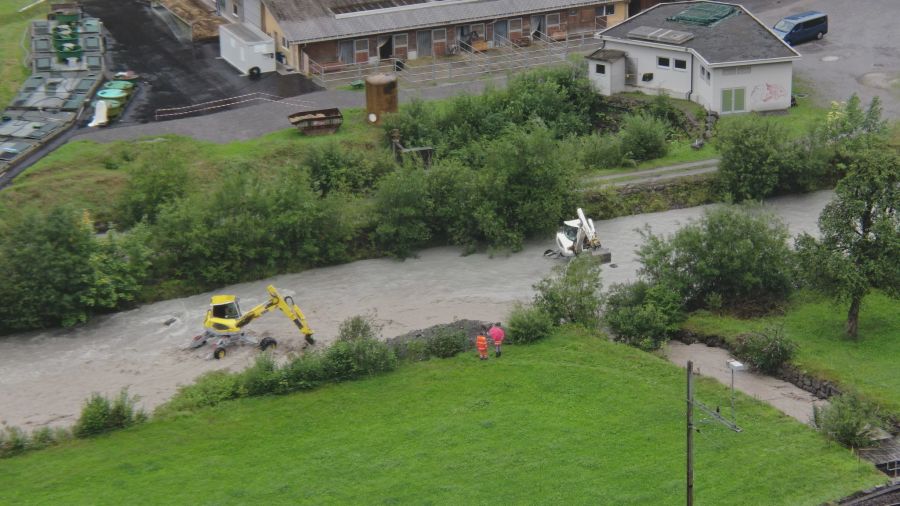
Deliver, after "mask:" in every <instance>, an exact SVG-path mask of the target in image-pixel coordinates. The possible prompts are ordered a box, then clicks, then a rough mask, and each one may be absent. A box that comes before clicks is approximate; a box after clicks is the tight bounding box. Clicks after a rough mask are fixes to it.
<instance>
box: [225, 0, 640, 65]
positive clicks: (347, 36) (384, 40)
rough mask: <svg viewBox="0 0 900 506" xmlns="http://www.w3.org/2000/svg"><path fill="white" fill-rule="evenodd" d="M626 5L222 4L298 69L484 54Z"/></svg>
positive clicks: (575, 1) (440, 1) (447, 0)
mask: <svg viewBox="0 0 900 506" xmlns="http://www.w3.org/2000/svg"><path fill="white" fill-rule="evenodd" d="M628 8H629V1H628V0H606V1H602V0H225V6H224V9H222V10H223V15H225V17H227V18H231V19H233V20H234V21H237V22H244V23H249V24H252V25H255V26H258V28H260V29H261V30H262V31H263V32H265V33H266V34H268V35H269V36H270V37H272V39H273V40H274V42H275V50H276V53H277V56H278V59H279V61H281V62H282V63H284V64H285V65H288V66H290V67H292V68H295V69H299V70H300V71H301V72H304V73H309V72H310V69H311V68H314V67H315V68H325V69H328V68H340V67H342V66H343V65H346V64H354V63H374V62H377V61H380V60H384V59H390V58H397V59H402V60H407V59H416V58H430V57H432V56H444V55H447V54H451V53H453V52H455V51H456V50H457V49H458V47H459V45H460V44H463V48H465V49H476V50H489V49H491V48H493V47H497V46H502V45H506V44H509V43H515V42H527V41H528V40H530V39H533V38H551V39H556V40H561V39H565V38H566V37H567V36H571V35H572V34H577V33H593V32H596V31H598V30H602V29H604V28H607V27H609V26H613V25H615V24H617V23H619V22H621V21H623V20H624V19H625V18H627V17H628Z"/></svg>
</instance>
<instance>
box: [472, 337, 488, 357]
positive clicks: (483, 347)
mask: <svg viewBox="0 0 900 506" xmlns="http://www.w3.org/2000/svg"><path fill="white" fill-rule="evenodd" d="M475 347H476V348H478V354H479V355H481V356H482V357H486V356H487V349H488V343H487V338H486V337H484V336H478V337H476V338H475Z"/></svg>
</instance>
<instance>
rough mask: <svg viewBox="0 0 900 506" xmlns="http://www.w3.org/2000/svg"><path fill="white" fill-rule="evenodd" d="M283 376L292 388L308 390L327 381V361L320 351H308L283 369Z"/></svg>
mask: <svg viewBox="0 0 900 506" xmlns="http://www.w3.org/2000/svg"><path fill="white" fill-rule="evenodd" d="M282 377H283V378H284V381H286V382H287V384H288V388H289V389H290V390H308V389H311V388H315V387H316V386H318V385H319V384H321V383H322V382H323V381H325V379H326V376H325V363H324V361H323V359H322V353H320V352H306V353H304V354H303V355H300V356H299V357H297V358H295V359H293V360H291V361H290V362H289V363H288V364H287V365H285V366H284V368H283V369H282Z"/></svg>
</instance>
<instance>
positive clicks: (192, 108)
mask: <svg viewBox="0 0 900 506" xmlns="http://www.w3.org/2000/svg"><path fill="white" fill-rule="evenodd" d="M255 101H260V102H278V103H281V104H288V105H293V106H296V107H304V108H312V107H315V106H316V104H315V103H314V102H310V101H309V100H297V99H293V100H285V98H284V97H279V96H278V95H271V94H269V93H261V92H256V93H247V94H245V95H238V96H236V97H229V98H223V99H221V100H210V101H209V102H201V103H199V104H192V105H186V106H183V107H166V108H163V109H157V110H156V113H155V114H154V115H153V118H154V119H155V120H156V121H160V120H165V119H172V118H180V117H182V116H189V115H191V114H207V113H210V112H218V111H219V109H224V108H226V107H233V106H235V105H240V104H245V103H248V102H255Z"/></svg>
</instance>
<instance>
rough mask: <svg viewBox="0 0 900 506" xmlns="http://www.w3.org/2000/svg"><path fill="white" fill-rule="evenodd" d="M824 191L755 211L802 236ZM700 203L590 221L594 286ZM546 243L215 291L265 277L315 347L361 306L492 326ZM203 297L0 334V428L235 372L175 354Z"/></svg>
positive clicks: (372, 263)
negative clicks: (606, 257) (602, 253)
mask: <svg viewBox="0 0 900 506" xmlns="http://www.w3.org/2000/svg"><path fill="white" fill-rule="evenodd" d="M831 196H832V193H831V192H817V193H812V194H807V195H801V196H791V197H784V198H778V199H773V200H770V201H768V202H767V204H766V207H768V208H770V209H771V211H773V212H774V213H776V214H777V215H779V216H780V217H781V218H782V220H784V222H785V223H786V224H787V225H788V227H789V229H790V232H791V234H798V233H800V232H804V231H805V232H811V233H814V232H816V231H817V225H816V221H817V219H818V216H819V212H820V211H821V210H822V208H823V207H824V205H825V204H826V203H827V202H828V200H829V199H830V198H831ZM703 209H704V208H703V207H694V208H689V209H679V210H673V211H666V212H661V213H652V214H643V215H637V216H628V217H622V218H616V219H612V220H607V221H602V222H598V223H597V224H596V225H597V229H598V232H599V234H600V237H601V240H602V241H603V243H604V246H605V247H608V248H610V249H611V250H612V254H613V264H614V265H616V267H612V266H611V265H606V266H604V268H603V269H604V272H603V275H604V278H603V283H604V285H606V286H608V285H609V284H611V283H618V282H625V281H630V280H633V279H635V278H636V276H637V272H636V271H637V269H638V267H639V264H638V262H637V260H636V257H635V254H634V250H635V249H636V248H637V246H638V245H639V244H640V242H641V238H640V234H639V233H638V232H637V229H639V228H642V227H644V226H645V225H649V226H651V227H652V229H653V231H654V232H657V233H669V232H672V231H674V230H676V229H677V228H678V227H679V226H680V225H682V224H684V223H686V222H687V221H688V220H690V219H692V218H696V217H698V216H700V215H701V214H702V212H703ZM551 244H552V238H550V237H548V238H547V240H545V241H540V242H533V243H529V244H527V245H526V247H525V249H524V250H523V251H521V252H518V253H515V254H510V255H502V256H494V257H490V256H488V255H486V254H473V255H468V256H462V255H460V251H459V250H458V249H457V248H452V247H441V248H432V249H428V250H425V251H422V252H420V254H419V256H418V258H414V259H408V260H405V261H396V260H391V259H375V260H363V261H358V262H354V263H351V264H346V265H340V266H334V267H326V268H321V269H313V270H309V271H305V272H301V273H296V274H286V275H282V276H277V277H274V278H270V279H265V280H261V281H256V282H252V283H242V284H239V285H233V286H228V287H224V288H222V289H221V290H217V291H216V293H229V294H235V295H237V296H239V297H240V300H241V305H242V307H243V308H244V309H247V308H249V307H251V306H252V305H254V304H258V303H260V302H262V301H263V300H264V297H265V294H266V291H265V287H266V285H268V284H274V285H275V286H276V287H278V288H279V290H280V291H281V292H282V294H283V295H292V296H293V297H294V300H295V301H296V302H297V304H298V305H299V306H300V307H301V308H303V310H304V311H305V312H306V315H307V318H308V320H309V324H310V326H311V327H312V328H313V329H314V330H315V331H316V335H317V338H318V340H319V342H320V343H323V344H327V343H328V342H329V341H330V339H331V338H332V336H334V334H335V333H336V331H337V328H338V325H339V324H340V322H341V321H342V320H344V319H345V318H347V317H349V316H353V315H357V314H362V313H373V314H374V315H375V316H376V318H377V319H378V320H379V321H380V322H381V323H382V324H383V325H384V328H383V334H384V335H385V336H386V337H389V336H393V335H397V334H401V333H404V332H407V331H410V330H414V329H418V328H423V327H427V326H430V325H434V324H437V323H444V322H449V321H452V320H454V319H457V318H470V319H482V320H500V321H502V320H503V319H504V318H505V317H506V315H507V313H508V311H509V309H510V307H511V306H512V305H513V304H514V303H515V302H517V301H527V300H528V299H530V297H531V295H532V288H531V286H532V284H533V283H535V282H536V281H538V280H539V279H541V278H542V277H543V276H545V275H546V274H547V273H548V272H549V271H550V269H551V268H552V267H553V265H555V264H556V263H558V262H561V261H562V260H551V259H547V258H545V257H543V255H542V253H543V251H544V250H545V249H547V248H549V247H550V246H551ZM210 295H212V293H204V294H200V295H196V296H192V297H186V298H182V299H175V300H168V301H164V302H157V303H154V304H148V305H145V306H141V307H139V308H137V309H133V310H130V311H124V312H120V313H115V314H110V315H106V316H102V317H99V318H96V319H95V320H93V321H92V322H91V323H89V324H87V325H84V326H81V327H79V328H76V329H68V330H50V331H42V332H31V333H23V334H18V335H12V336H6V337H4V338H2V339H0V423H7V424H10V425H17V426H20V427H23V428H28V429H32V428H35V427H39V426H43V425H48V424H50V425H69V424H71V423H73V422H74V420H75V418H76V417H77V413H78V411H79V410H80V407H81V404H82V402H83V400H84V399H85V398H87V397H88V396H89V395H90V394H91V393H92V392H100V393H103V394H107V395H112V394H115V393H116V392H118V391H119V390H120V389H121V388H123V387H128V389H129V392H130V393H132V394H137V395H138V396H140V399H141V400H140V404H141V405H142V406H143V407H144V408H146V409H152V408H153V407H155V406H157V405H159V404H160V403H162V402H164V401H165V400H166V399H168V398H169V397H170V396H171V395H172V394H173V393H174V392H175V390H176V388H177V386H178V385H179V384H184V383H189V382H191V381H192V380H193V379H194V378H195V377H196V376H198V375H199V374H201V373H203V372H205V371H209V370H214V369H223V368H228V369H232V370H237V369H241V368H243V367H245V366H246V365H247V364H248V363H249V362H250V361H251V360H252V358H253V356H254V355H255V352H254V350H253V349H251V348H249V347H246V348H243V349H235V350H234V351H233V352H231V353H230V354H229V356H227V357H226V358H225V359H224V360H221V361H216V360H210V359H208V355H209V348H204V351H188V350H185V349H184V347H185V346H186V345H187V343H188V342H189V340H190V338H191V337H192V336H194V335H195V334H198V333H199V332H200V330H201V327H202V318H203V314H204V311H205V310H206V307H207V305H208V303H209V297H210ZM172 319H174V321H172ZM167 322H169V324H168V325H167V324H166V323H167ZM250 328H252V329H253V330H254V331H255V332H256V333H257V334H258V335H271V336H274V337H277V338H278V339H279V342H280V343H281V345H280V346H279V348H278V351H277V353H279V354H285V353H289V352H290V351H291V350H294V349H297V347H298V346H299V344H300V341H301V339H300V336H299V334H298V333H297V330H296V328H295V327H294V326H293V325H292V323H291V322H290V321H289V320H287V319H286V318H284V317H283V316H282V315H281V314H280V313H271V314H268V315H266V316H264V317H263V318H262V319H260V320H258V321H256V322H254V323H253V324H252V325H251V327H250ZM798 418H799V417H798Z"/></svg>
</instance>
